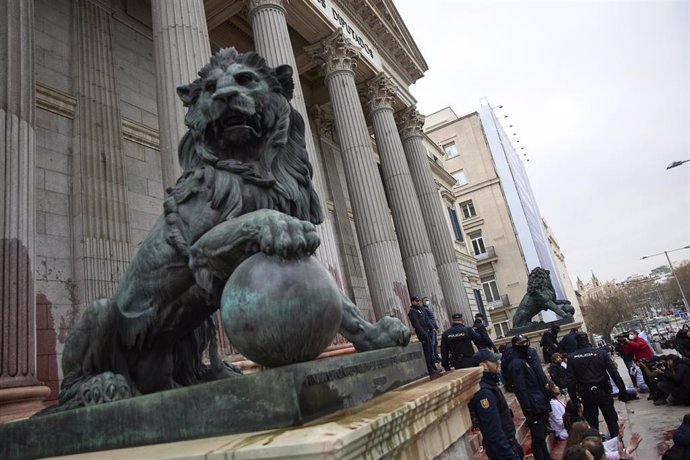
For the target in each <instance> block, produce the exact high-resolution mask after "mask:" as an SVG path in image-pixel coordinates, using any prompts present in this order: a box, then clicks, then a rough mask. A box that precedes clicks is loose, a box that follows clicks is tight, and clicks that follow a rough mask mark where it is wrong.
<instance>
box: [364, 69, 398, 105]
mask: <svg viewBox="0 0 690 460" xmlns="http://www.w3.org/2000/svg"><path fill="white" fill-rule="evenodd" d="M397 94H398V90H397V88H396V87H395V85H394V84H393V81H392V80H391V79H390V77H388V76H387V75H385V74H384V73H383V72H381V73H379V74H378V75H377V76H375V77H374V78H372V79H371V80H370V81H369V82H368V83H367V86H366V97H367V102H368V106H369V112H371V113H373V112H376V111H377V110H381V109H391V110H392V109H393V101H394V100H395V96H396V95H397Z"/></svg>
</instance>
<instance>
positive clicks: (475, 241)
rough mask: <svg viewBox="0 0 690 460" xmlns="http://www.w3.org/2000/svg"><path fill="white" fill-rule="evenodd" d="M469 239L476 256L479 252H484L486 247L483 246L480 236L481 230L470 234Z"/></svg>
mask: <svg viewBox="0 0 690 460" xmlns="http://www.w3.org/2000/svg"><path fill="white" fill-rule="evenodd" d="M470 241H471V242H472V250H473V251H474V255H475V256H478V255H481V254H486V247H485V246H484V238H482V233H481V232H475V233H473V234H471V235H470Z"/></svg>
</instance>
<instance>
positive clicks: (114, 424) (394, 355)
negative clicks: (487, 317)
mask: <svg viewBox="0 0 690 460" xmlns="http://www.w3.org/2000/svg"><path fill="white" fill-rule="evenodd" d="M426 375H427V372H426V365H425V364H424V357H423V353H422V349H421V346H420V345H419V344H413V345H410V346H408V347H405V348H398V347H394V348H386V349H382V350H375V351H369V352H365V353H357V354H353V355H348V356H338V357H333V358H326V359H321V360H317V361H309V362H306V363H299V364H293V365H289V366H283V367H278V368H275V369H269V370H266V371H263V372H259V373H255V374H251V375H244V376H241V377H235V378H229V379H225V380H219V381H216V382H211V383H206V384H200V385H193V386H190V387H186V388H179V389H176V390H170V391H163V392H159V393H154V394H150V395H145V396H138V397H135V398H129V399H125V400H121V401H115V402H110V403H107V404H100V405H96V406H88V407H83V408H79V409H74V410H69V411H64V412H58V413H54V414H49V415H41V416H38V417H34V418H31V419H29V420H21V421H18V422H14V423H8V424H5V425H0V439H2V442H1V443H0V458H2V459H8V460H9V459H16V460H19V459H29V458H44V457H47V456H51V455H66V454H72V453H81V452H94V451H99V450H105V449H117V448H122V447H131V446H141V445H149V444H158V443H164V442H174V441H182V440H190V439H197V438H209V437H211V436H221V435H229V434H233V433H247V432H252V431H259V430H269V429H277V428H280V429H281V431H285V430H287V427H291V426H295V425H301V424H305V423H307V422H310V421H313V420H315V419H317V418H318V417H321V416H324V415H328V414H333V413H334V412H336V411H338V410H342V409H348V408H349V409H353V408H356V407H358V406H359V405H360V404H362V403H365V402H366V401H369V400H371V399H372V398H374V397H377V396H379V395H382V394H385V393H386V392H389V391H391V390H394V389H396V388H398V387H400V386H402V385H405V384H407V383H410V382H414V381H416V380H419V379H420V378H424V377H426ZM242 436H243V437H248V438H249V439H251V438H252V437H253V435H252V436H247V435H242ZM99 455H100V457H98V456H99ZM97 457H98V458H103V457H102V454H101V453H98V454H97ZM156 457H159V455H158V454H156V453H151V454H150V455H144V457H143V458H156ZM134 458H137V456H136V455H135V456H134Z"/></svg>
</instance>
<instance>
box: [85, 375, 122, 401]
mask: <svg viewBox="0 0 690 460" xmlns="http://www.w3.org/2000/svg"><path fill="white" fill-rule="evenodd" d="M79 393H80V397H81V401H82V404H83V405H84V406H91V405H93V404H101V403H105V402H110V401H118V400H120V399H125V398H129V397H130V396H131V390H130V388H129V385H128V384H127V380H125V378H124V377H123V376H122V375H120V374H113V373H112V372H104V373H102V374H98V375H95V376H93V377H91V378H90V379H88V380H87V381H85V382H83V383H82V384H81V385H80V388H79Z"/></svg>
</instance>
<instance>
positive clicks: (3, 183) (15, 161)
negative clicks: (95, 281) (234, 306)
mask: <svg viewBox="0 0 690 460" xmlns="http://www.w3.org/2000/svg"><path fill="white" fill-rule="evenodd" d="M33 6H34V2H33V1H32V0H7V1H5V2H4V4H3V6H0V190H2V199H1V200H0V315H1V316H0V318H1V319H0V422H2V421H6V420H11V419H12V418H15V417H16V416H20V415H26V414H17V413H16V407H14V408H13V407H12V404H13V403H18V402H19V401H22V399H24V400H26V401H30V400H31V399H33V400H35V401H36V400H42V399H45V397H46V396H48V394H49V393H50V390H49V389H48V388H47V387H42V386H37V385H38V382H37V380H36V311H35V298H34V284H33V267H32V263H33V260H34V214H35V213H34V157H35V151H36V148H35V135H34V63H33V44H34V41H33V37H34V12H33ZM36 402H37V401H36Z"/></svg>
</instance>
